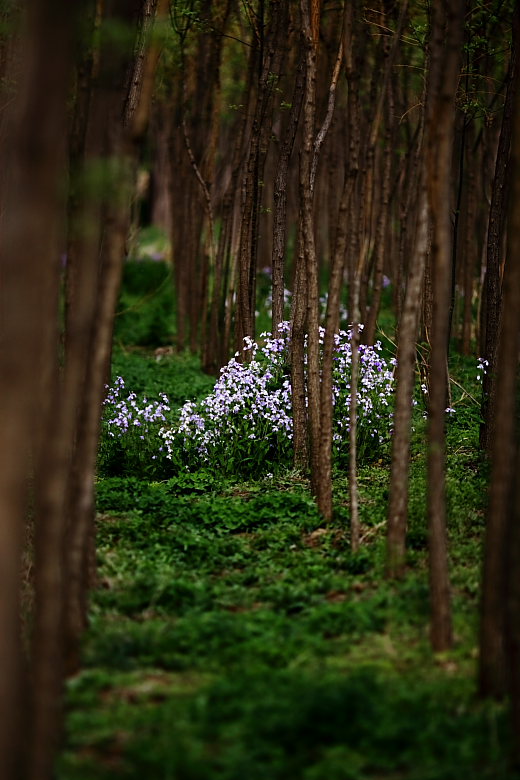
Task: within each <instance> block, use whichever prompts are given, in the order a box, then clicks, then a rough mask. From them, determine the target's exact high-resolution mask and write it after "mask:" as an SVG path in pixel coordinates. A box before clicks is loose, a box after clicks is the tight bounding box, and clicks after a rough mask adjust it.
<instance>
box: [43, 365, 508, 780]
mask: <svg viewBox="0 0 520 780" xmlns="http://www.w3.org/2000/svg"><path fill="white" fill-rule="evenodd" d="M140 360H141V361H142V362H143V371H144V368H145V369H146V371H145V374H146V377H147V378H146V381H145V382H144V384H145V385H148V386H150V387H151V390H150V392H152V393H153V390H154V389H156V388H157V386H159V385H161V383H163V384H162V388H163V389H165V390H166V392H169V393H170V394H173V397H174V398H175V397H178V398H182V396H183V394H184V393H185V392H186V388H188V387H189V388H191V391H192V394H193V389H194V388H195V393H196V394H197V393H198V394H199V395H203V394H204V393H205V392H207V389H208V387H209V386H210V384H211V383H210V381H209V380H208V378H207V377H203V376H202V374H200V372H198V369H196V368H195V363H194V362H193V361H191V362H190V361H189V360H188V361H187V360H186V359H184V358H177V357H175V356H171V357H167V358H166V359H165V360H163V361H161V362H159V363H157V362H156V361H153V360H150V358H149V357H146V355H145V354H143V355H142V356H137V357H136V356H135V355H134V356H133V357H132V359H131V360H130V361H129V362H128V366H127V368H128V372H129V373H130V374H131V373H132V370H133V371H134V374H135V376H136V377H137V376H138V375H139V369H138V365H139V361H140ZM132 367H133V368H132ZM166 378H167V379H168V386H167V387H166V388H165V387H164V381H165V379H166ZM464 408H465V407H463V406H461V409H460V413H455V414H454V415H452V417H451V419H450V420H449V428H448V450H449V457H448V486H447V487H448V511H449V543H450V566H451V581H452V591H453V610H454V628H455V638H456V642H455V647H454V649H453V650H452V651H450V652H448V653H444V654H437V655H435V654H433V653H432V651H431V649H430V646H429V639H428V616H429V596H428V572H427V552H426V545H427V534H426V504H425V502H426V496H425V491H426V479H425V449H426V448H425V439H424V436H425V433H424V427H421V425H420V424H419V425H418V426H417V427H416V431H415V434H414V445H413V455H412V462H411V469H412V482H411V495H410V523H409V539H408V541H409V553H408V565H407V571H406V575H405V577H404V578H403V579H402V580H401V581H399V582H389V581H388V580H387V579H386V578H385V572H384V567H385V519H386V509H387V497H388V477H389V464H388V456H385V457H382V458H380V459H379V460H378V461H377V462H374V463H368V464H366V465H364V466H363V467H362V468H361V469H360V474H359V478H360V490H361V520H362V549H361V551H360V552H359V553H358V554H356V555H353V554H352V553H351V552H350V549H349V530H348V510H347V503H348V496H347V487H348V486H347V479H346V475H344V474H341V473H336V476H335V500H336V505H337V512H336V519H335V521H334V522H333V523H332V524H331V525H330V526H328V527H326V528H325V527H323V524H322V522H321V521H320V517H319V516H318V514H317V512H316V509H315V507H314V504H313V501H312V498H311V496H310V493H309V488H308V483H307V481H306V480H305V479H304V478H303V477H302V476H301V475H300V474H298V473H297V472H294V471H290V470H280V471H276V469H273V472H275V473H274V474H273V475H267V476H265V475H264V476H262V477H259V478H257V479H249V480H248V481H243V480H241V479H239V478H238V477H237V478H233V477H225V476H223V475H222V474H220V473H215V472H212V471H211V470H208V469H202V470H200V471H196V472H193V473H184V474H183V473H181V474H178V475H177V476H174V477H171V478H170V479H165V480H157V481H151V480H150V479H146V478H142V477H137V476H135V474H132V473H127V474H122V475H120V476H114V477H105V478H100V479H99V481H98V518H97V523H98V564H99V572H98V574H99V580H98V585H97V587H96V589H95V591H94V593H93V601H92V610H91V622H90V628H89V630H88V633H87V636H86V639H85V644H84V657H83V668H82V671H81V672H80V673H79V674H78V675H76V676H75V677H73V678H72V679H70V680H69V683H68V689H67V737H66V746H65V749H64V751H63V753H62V755H61V758H60V761H59V765H58V774H57V776H58V778H59V779H60V780H90V779H92V780H94V779H95V780H109V779H112V778H125V779H128V780H130V779H131V778H132V779H134V778H135V780H137V778H139V779H140V780H148V779H149V780H362V779H363V780H369V779H370V780H376V778H387V779H388V780H398V778H399V779H401V778H402V779H403V780H405V778H406V780H451V778H453V780H465V779H466V778H467V779H468V780H484V778H489V780H506V779H508V780H512V778H513V777H514V775H513V774H511V772H509V771H508V769H507V753H508V734H507V717H506V715H507V713H506V711H505V708H504V707H503V706H502V705H500V704H494V703H482V702H481V701H479V700H478V698H477V695H476V683H475V680H476V661H477V627H478V623H477V619H478V600H479V580H480V560H481V543H482V531H483V522H484V507H483V505H484V500H485V475H484V465H483V464H482V461H481V458H480V456H479V454H478V449H477V437H478V423H477V422H476V421H477V418H478V415H475V414H474V413H473V412H471V413H466V412H465V411H464Z"/></svg>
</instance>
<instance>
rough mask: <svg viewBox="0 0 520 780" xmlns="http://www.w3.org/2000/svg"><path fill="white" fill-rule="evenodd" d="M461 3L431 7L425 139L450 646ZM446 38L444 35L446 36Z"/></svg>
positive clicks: (445, 632) (440, 527) (443, 581)
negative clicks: (451, 331)
mask: <svg viewBox="0 0 520 780" xmlns="http://www.w3.org/2000/svg"><path fill="white" fill-rule="evenodd" d="M464 6H465V4H464V1H463V0H457V2H456V3H447V2H444V1H443V2H442V3H439V4H437V5H435V6H434V8H433V24H432V37H431V80H432V100H431V105H430V106H429V111H430V112H431V113H430V114H429V116H428V120H427V121H428V127H429V128H431V132H429V134H428V141H427V161H428V167H427V171H428V196H429V203H430V209H431V215H432V225H433V230H432V252H431V264H432V275H433V322H432V337H431V355H430V367H429V368H430V372H429V373H430V388H429V424H428V530H429V551H430V559H429V560H430V594H431V610H432V612H431V643H432V647H433V649H434V650H436V651H441V650H446V649H448V648H449V647H451V644H452V641H453V637H452V625H451V604H450V585H449V574H448V556H447V541H446V497H445V430H444V426H445V408H446V403H447V371H446V365H447V364H446V361H447V343H448V327H449V301H450V281H451V259H452V227H451V214H450V198H451V163H452V155H453V137H454V120H455V92H456V89H457V82H458V75H459V64H460V57H461V50H462V39H463V29H464ZM445 36H446V37H445Z"/></svg>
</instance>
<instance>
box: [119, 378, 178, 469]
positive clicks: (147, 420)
mask: <svg viewBox="0 0 520 780" xmlns="http://www.w3.org/2000/svg"><path fill="white" fill-rule="evenodd" d="M107 391H108V392H107V395H106V398H105V400H104V405H105V414H104V425H105V427H106V432H107V434H108V436H111V437H113V438H114V437H117V438H120V439H122V438H124V439H128V438H130V439H133V438H137V439H138V440H140V441H147V443H148V444H150V443H151V442H150V441H149V439H150V436H151V435H152V434H153V433H155V434H157V432H158V429H159V425H161V426H162V425H163V424H164V423H165V422H166V420H167V418H166V414H167V413H168V412H169V411H170V402H169V401H168V397H167V396H166V395H165V394H164V393H161V394H160V396H159V397H160V399H161V400H160V401H149V400H148V399H147V398H146V397H145V398H143V399H142V400H139V399H138V397H137V395H136V393H133V392H132V393H128V394H126V393H125V382H124V379H123V378H122V377H120V376H118V377H116V380H115V382H114V384H113V385H112V387H109V386H108V385H107ZM159 444H160V441H159ZM161 449H162V447H161ZM155 457H156V456H155V455H152V458H154V459H155Z"/></svg>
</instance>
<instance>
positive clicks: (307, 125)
mask: <svg viewBox="0 0 520 780" xmlns="http://www.w3.org/2000/svg"><path fill="white" fill-rule="evenodd" d="M300 8H301V15H302V32H303V39H304V47H305V78H306V81H305V99H304V110H303V139H302V149H301V153H300V210H301V221H302V240H303V251H304V256H305V274H306V280H307V398H308V420H309V449H310V467H311V486H312V491H313V493H314V495H317V491H318V483H319V479H320V460H319V439H320V343H319V338H320V337H319V325H320V320H319V281H318V259H317V256H316V246H315V241H314V219H313V200H314V198H313V195H314V190H313V186H312V184H313V182H312V180H311V173H312V161H313V139H314V123H315V116H316V56H317V52H316V45H315V40H316V36H315V35H314V34H313V31H312V29H311V4H310V2H309V0H301V3H300Z"/></svg>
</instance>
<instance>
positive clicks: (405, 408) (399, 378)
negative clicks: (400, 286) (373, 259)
mask: <svg viewBox="0 0 520 780" xmlns="http://www.w3.org/2000/svg"><path fill="white" fill-rule="evenodd" d="M418 203H419V205H418V209H419V219H418V223H417V233H416V237H415V251H414V254H413V257H412V259H411V262H410V269H409V272H408V282H407V285H406V293H405V298H404V304H403V310H402V314H401V320H400V323H399V335H398V342H397V343H398V347H397V368H396V394H395V411H394V433H393V437H392V463H391V469H390V501H389V505H388V548H387V572H388V576H389V577H400V576H402V574H403V572H404V565H405V560H406V526H407V521H408V473H409V461H410V424H411V417H412V398H413V389H414V384H415V363H416V355H417V353H416V341H417V329H418V326H419V315H420V311H421V290H422V285H423V279H424V268H425V264H426V255H427V253H428V227H429V219H428V203H427V197H426V182H425V173H424V172H423V174H422V176H421V182H420V183H419V191H418Z"/></svg>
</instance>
